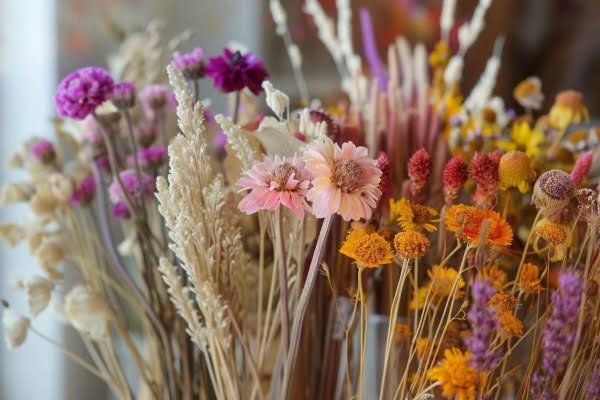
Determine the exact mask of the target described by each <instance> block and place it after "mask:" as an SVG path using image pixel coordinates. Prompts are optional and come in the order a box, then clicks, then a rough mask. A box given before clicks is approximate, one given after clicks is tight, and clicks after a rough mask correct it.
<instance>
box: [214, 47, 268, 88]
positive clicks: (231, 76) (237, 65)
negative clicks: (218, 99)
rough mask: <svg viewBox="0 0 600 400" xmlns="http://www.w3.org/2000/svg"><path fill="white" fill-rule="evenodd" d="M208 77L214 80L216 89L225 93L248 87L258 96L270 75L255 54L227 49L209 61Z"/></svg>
mask: <svg viewBox="0 0 600 400" xmlns="http://www.w3.org/2000/svg"><path fill="white" fill-rule="evenodd" d="M206 75H208V76H209V77H211V78H212V80H213V83H214V85H215V87H217V88H219V89H221V90H222V91H223V92H225V93H231V92H236V91H239V90H242V89H243V88H244V87H247V88H248V89H250V91H251V92H252V93H254V95H255V96H258V95H259V94H260V92H261V91H262V83H263V81H264V80H265V79H266V78H267V76H268V73H267V70H266V69H265V68H264V66H263V62H262V61H261V60H260V59H259V58H258V57H256V55H254V54H253V53H250V52H248V53H246V54H242V53H240V52H239V51H236V52H232V51H231V50H229V49H227V48H226V49H223V54H221V55H219V56H216V57H211V58H210V59H209V60H208V63H207V65H206Z"/></svg>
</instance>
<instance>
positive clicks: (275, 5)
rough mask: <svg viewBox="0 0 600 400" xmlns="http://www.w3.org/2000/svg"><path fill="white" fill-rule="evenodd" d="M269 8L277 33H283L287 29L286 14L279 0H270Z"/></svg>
mask: <svg viewBox="0 0 600 400" xmlns="http://www.w3.org/2000/svg"><path fill="white" fill-rule="evenodd" d="M269 8H270V10H271V16H272V17H273V21H274V22H275V25H277V34H278V35H283V34H284V33H285V32H286V30H287V15H286V14H285V10H284V9H283V7H282V6H281V3H280V2H279V0H270V1H269Z"/></svg>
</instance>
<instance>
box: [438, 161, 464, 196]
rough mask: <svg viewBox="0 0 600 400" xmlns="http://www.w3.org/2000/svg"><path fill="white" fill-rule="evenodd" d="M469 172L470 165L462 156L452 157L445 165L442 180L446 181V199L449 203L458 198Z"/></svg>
mask: <svg viewBox="0 0 600 400" xmlns="http://www.w3.org/2000/svg"><path fill="white" fill-rule="evenodd" d="M468 174H469V167H468V165H467V162H466V161H465V159H464V158H462V156H456V157H453V158H451V159H450V161H448V163H447V164H446V166H445V167H444V174H443V177H442V181H443V183H444V200H445V201H446V203H447V204H450V203H452V200H454V199H456V197H457V196H458V192H459V191H460V190H461V189H462V187H463V186H464V184H465V182H466V181H467V177H468Z"/></svg>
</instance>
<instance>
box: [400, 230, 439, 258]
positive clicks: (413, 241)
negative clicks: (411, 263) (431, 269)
mask: <svg viewBox="0 0 600 400" xmlns="http://www.w3.org/2000/svg"><path fill="white" fill-rule="evenodd" d="M430 246H431V242H429V239H427V237H426V236H425V235H423V234H422V233H420V232H416V231H404V232H400V233H397V234H396V236H395V237H394V247H395V248H396V251H397V252H398V255H399V256H400V257H402V258H404V259H408V258H417V257H421V256H422V255H424V254H425V253H426V252H427V250H429V247H430Z"/></svg>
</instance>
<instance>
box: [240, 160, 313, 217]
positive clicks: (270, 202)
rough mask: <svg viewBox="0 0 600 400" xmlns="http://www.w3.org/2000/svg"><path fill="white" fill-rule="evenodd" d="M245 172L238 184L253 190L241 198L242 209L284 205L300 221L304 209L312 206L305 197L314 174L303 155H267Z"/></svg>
mask: <svg viewBox="0 0 600 400" xmlns="http://www.w3.org/2000/svg"><path fill="white" fill-rule="evenodd" d="M244 175H246V176H244V177H242V178H240V180H238V181H237V183H236V185H238V186H240V187H241V188H242V190H250V193H248V194H247V195H246V197H244V198H243V199H242V201H240V204H239V208H240V210H241V211H243V212H245V213H246V214H253V213H255V212H257V211H258V210H276V209H277V208H278V207H279V205H280V204H283V206H285V207H287V208H289V209H290V210H291V211H292V212H293V213H294V215H295V216H296V218H298V220H301V219H302V218H304V210H308V209H309V208H308V204H307V203H306V200H305V198H306V194H307V193H308V188H309V187H310V179H311V175H310V174H309V173H308V172H307V171H306V170H305V169H304V163H303V162H302V160H301V159H300V158H298V157H296V156H294V157H292V158H290V157H285V158H280V157H279V156H275V159H271V158H269V157H265V159H264V161H262V162H259V163H257V164H255V165H254V166H253V167H252V168H250V169H249V170H248V171H246V172H244Z"/></svg>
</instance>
